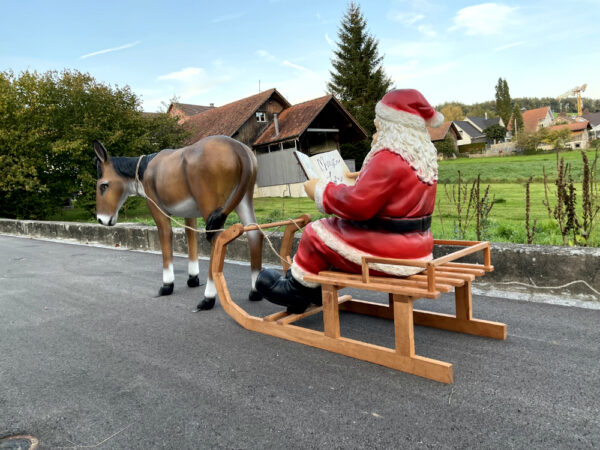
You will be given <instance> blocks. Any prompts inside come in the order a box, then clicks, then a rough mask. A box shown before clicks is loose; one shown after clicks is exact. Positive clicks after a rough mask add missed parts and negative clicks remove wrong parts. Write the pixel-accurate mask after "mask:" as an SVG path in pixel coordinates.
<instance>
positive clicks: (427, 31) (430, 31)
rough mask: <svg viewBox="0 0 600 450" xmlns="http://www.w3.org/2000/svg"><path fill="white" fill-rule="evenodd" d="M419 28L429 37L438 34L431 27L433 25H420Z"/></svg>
mask: <svg viewBox="0 0 600 450" xmlns="http://www.w3.org/2000/svg"><path fill="white" fill-rule="evenodd" d="M417 30H419V32H420V33H423V34H424V35H425V36H427V37H435V36H436V35H437V33H436V32H435V30H434V29H433V28H432V27H431V25H419V26H418V27H417Z"/></svg>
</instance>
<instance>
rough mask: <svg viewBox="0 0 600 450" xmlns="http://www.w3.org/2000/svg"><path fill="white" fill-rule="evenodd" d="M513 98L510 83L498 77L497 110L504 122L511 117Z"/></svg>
mask: <svg viewBox="0 0 600 450" xmlns="http://www.w3.org/2000/svg"><path fill="white" fill-rule="evenodd" d="M510 109H511V99H510V92H509V89H508V83H507V82H506V80H504V79H502V78H498V84H496V111H497V112H498V115H499V116H500V117H501V118H502V121H503V122H504V123H508V120H509V119H510Z"/></svg>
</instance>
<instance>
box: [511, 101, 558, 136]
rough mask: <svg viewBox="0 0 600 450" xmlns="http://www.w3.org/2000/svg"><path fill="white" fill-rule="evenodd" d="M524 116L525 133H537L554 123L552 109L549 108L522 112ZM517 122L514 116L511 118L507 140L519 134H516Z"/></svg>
mask: <svg viewBox="0 0 600 450" xmlns="http://www.w3.org/2000/svg"><path fill="white" fill-rule="evenodd" d="M522 116H523V127H524V128H525V131H526V132H528V133H535V132H536V131H538V130H539V129H540V128H542V127H549V126H551V125H552V122H553V121H554V114H553V113H552V109H550V107H549V106H544V107H543V108H536V109H528V110H526V111H523V112H522ZM515 127H516V124H515V121H514V120H513V116H512V115H511V116H510V119H509V120H508V126H507V127H506V129H507V130H508V133H507V138H509V137H512V136H514V135H515V134H516V132H518V131H519V130H516V132H515Z"/></svg>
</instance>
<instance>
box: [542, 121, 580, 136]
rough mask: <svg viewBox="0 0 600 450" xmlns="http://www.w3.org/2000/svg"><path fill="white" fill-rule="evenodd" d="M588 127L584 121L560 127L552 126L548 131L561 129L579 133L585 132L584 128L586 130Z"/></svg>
mask: <svg viewBox="0 0 600 450" xmlns="http://www.w3.org/2000/svg"><path fill="white" fill-rule="evenodd" d="M589 125H590V123H589V122H588V121H587V120H585V121H583V122H571V123H564V124H562V125H554V126H552V127H548V129H549V130H562V129H563V128H567V129H569V130H571V132H572V133H578V132H580V131H583V130H585V129H586V128H588V126H589Z"/></svg>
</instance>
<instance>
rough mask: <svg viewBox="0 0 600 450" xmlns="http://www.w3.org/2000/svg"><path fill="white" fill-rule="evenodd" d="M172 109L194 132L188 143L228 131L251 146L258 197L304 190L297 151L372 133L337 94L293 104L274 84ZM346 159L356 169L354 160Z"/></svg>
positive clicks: (337, 146)
mask: <svg viewBox="0 0 600 450" xmlns="http://www.w3.org/2000/svg"><path fill="white" fill-rule="evenodd" d="M194 107H196V108H194ZM195 111H199V112H195ZM168 113H169V114H170V115H172V116H175V117H177V118H178V119H179V122H180V123H181V125H182V126H183V127H184V128H185V129H187V130H188V131H189V132H190V137H189V139H188V142H187V144H191V143H193V142H196V141H198V140H200V139H202V138H204V137H207V136H212V135H225V136H230V137H232V138H234V139H237V140H239V141H241V142H243V143H245V144H246V145H248V146H249V147H250V148H252V149H253V150H254V152H255V154H256V156H257V158H258V167H259V169H258V178H257V183H256V184H257V187H256V192H255V194H256V196H257V197H274V196H292V197H299V196H303V195H304V190H303V189H302V183H303V182H304V181H305V180H306V177H305V176H304V174H303V173H302V171H301V170H300V167H299V165H298V163H297V161H296V158H295V157H294V154H293V152H294V151H295V150H298V151H301V152H303V153H305V154H307V155H309V156H313V155H315V154H318V153H321V152H326V151H331V150H339V149H340V145H341V144H345V143H352V142H356V141H360V140H363V139H366V137H367V133H366V132H365V130H364V129H363V128H362V127H361V126H360V125H359V123H358V122H357V121H356V119H355V118H354V117H352V115H351V114H350V113H349V112H348V111H346V109H345V108H344V107H343V106H342V104H341V103H340V102H339V101H338V100H337V99H336V98H335V97H333V96H332V95H325V96H323V97H319V98H316V99H313V100H309V101H307V102H303V103H299V104H296V105H291V104H290V103H289V102H288V101H287V100H286V99H285V98H284V97H283V96H282V95H281V94H280V93H279V92H278V91H277V89H269V90H266V91H263V92H260V93H258V94H255V95H252V96H250V97H246V98H243V99H240V100H236V101H234V102H231V103H228V104H226V105H223V106H220V107H215V106H214V105H213V104H210V106H208V107H205V106H199V105H189V104H180V103H173V104H171V106H170V107H169V110H168ZM347 164H348V166H349V169H350V170H354V161H353V160H351V161H347Z"/></svg>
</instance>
